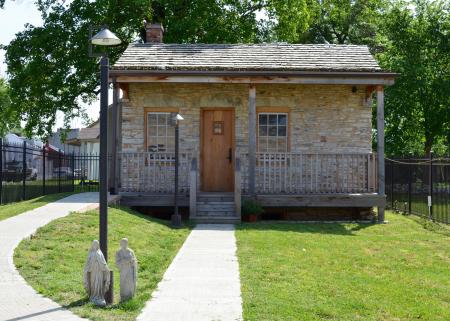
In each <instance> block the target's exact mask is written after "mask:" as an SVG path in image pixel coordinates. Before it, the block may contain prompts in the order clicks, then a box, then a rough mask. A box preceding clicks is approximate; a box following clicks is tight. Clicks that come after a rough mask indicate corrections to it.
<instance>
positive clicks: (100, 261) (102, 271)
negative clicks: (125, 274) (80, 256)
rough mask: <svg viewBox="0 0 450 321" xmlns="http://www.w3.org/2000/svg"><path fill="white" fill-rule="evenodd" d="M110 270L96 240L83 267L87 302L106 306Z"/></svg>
mask: <svg viewBox="0 0 450 321" xmlns="http://www.w3.org/2000/svg"><path fill="white" fill-rule="evenodd" d="M109 282H110V270H109V267H108V264H107V263H106V260H105V257H104V256H103V253H102V251H101V250H100V245H99V243H98V241H97V240H94V241H93V242H92V246H91V249H90V250H89V253H88V257H87V261H86V264H85V266H84V288H85V289H86V292H87V294H88V295H89V300H90V301H91V302H92V303H94V304H95V305H97V306H102V307H103V306H106V301H105V294H106V292H107V291H108V289H109Z"/></svg>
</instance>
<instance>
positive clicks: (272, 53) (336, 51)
mask: <svg viewBox="0 0 450 321" xmlns="http://www.w3.org/2000/svg"><path fill="white" fill-rule="evenodd" d="M162 39H163V28H162V27H161V26H160V25H158V24H149V25H147V40H148V41H147V43H144V44H130V45H129V47H128V48H127V50H126V51H125V52H124V53H123V54H122V56H121V57H120V58H119V60H118V61H117V62H116V63H115V64H114V65H113V66H111V67H110V79H111V81H112V82H113V84H114V92H115V93H114V102H113V106H112V108H113V112H112V113H113V119H114V120H113V121H112V122H113V123H115V122H117V127H116V128H117V133H116V134H114V135H115V137H116V147H114V148H113V152H114V153H115V155H116V156H115V157H114V158H115V159H117V161H116V162H114V163H115V164H117V165H115V166H113V168H112V169H111V176H112V179H111V182H112V185H113V186H112V189H113V191H116V192H119V193H120V194H121V195H122V202H123V203H124V204H128V205H134V206H170V205H171V204H172V203H173V192H174V187H173V186H174V146H175V144H174V132H175V130H174V126H172V124H171V121H170V119H171V117H172V116H173V115H174V113H179V114H180V115H182V117H183V118H184V120H182V121H180V122H179V130H180V154H179V155H180V161H179V168H180V171H179V182H180V183H179V192H180V196H179V202H180V204H181V205H184V206H186V207H189V210H190V217H191V218H192V219H194V220H196V221H199V222H202V221H208V222H210V221H217V222H219V221H220V222H222V221H226V222H228V221H236V220H239V219H240V214H239V213H240V208H241V202H242V200H243V199H246V198H253V199H256V200H257V201H258V202H259V203H260V204H261V205H262V206H264V207H265V208H267V209H271V208H273V209H275V208H276V209H278V210H280V209H281V211H282V213H284V214H283V215H286V212H293V213H296V215H297V216H296V217H297V218H307V219H311V220H314V219H316V218H318V217H319V216H320V215H322V214H319V213H325V212H327V211H326V209H329V211H328V212H330V213H331V212H334V213H340V214H339V215H341V216H340V217H341V218H344V217H345V218H348V217H350V216H351V217H352V218H355V215H356V217H361V215H363V214H364V213H367V210H368V209H369V208H372V207H374V206H377V207H379V213H380V215H379V216H380V219H383V213H384V205H385V195H384V160H383V158H382V157H381V158H377V156H376V155H377V154H376V153H374V152H372V126H371V122H372V98H373V96H374V94H375V93H376V100H377V104H376V106H377V108H378V133H379V134H378V142H379V143H378V154H380V155H383V153H384V137H383V130H384V119H383V104H384V103H383V88H384V86H385V85H389V84H392V83H393V81H394V77H395V75H394V74H393V73H389V72H385V71H383V70H381V68H380V67H379V65H378V64H377V62H376V61H375V59H374V58H373V56H372V55H371V54H370V52H369V50H368V48H367V47H366V46H354V45H309V44H306V45H300V44H298V45H297V44H296V45H293V44H255V45H245V44H164V43H163V42H162ZM119 92H122V96H121V98H119ZM289 209H290V210H291V211H289ZM343 209H344V210H343ZM305 213H306V214H305ZM349 213H350V214H349ZM355 213H356V214H355ZM294 216H295V215H294ZM291 217H292V216H291ZM327 217H330V216H329V215H328V216H327Z"/></svg>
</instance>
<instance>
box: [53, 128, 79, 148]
mask: <svg viewBox="0 0 450 321" xmlns="http://www.w3.org/2000/svg"><path fill="white" fill-rule="evenodd" d="M79 131H80V129H78V128H73V129H63V128H58V130H57V131H56V132H54V133H52V135H51V136H50V137H48V138H47V143H48V144H49V145H51V146H52V148H56V149H57V150H60V151H62V152H63V153H65V154H71V153H79V152H80V148H79V147H78V146H76V145H71V144H69V142H70V141H72V140H73V139H75V138H76V137H77V136H78V133H79Z"/></svg>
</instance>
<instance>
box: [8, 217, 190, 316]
mask: <svg viewBox="0 0 450 321" xmlns="http://www.w3.org/2000/svg"><path fill="white" fill-rule="evenodd" d="M97 233H98V212H97V211H90V212H87V213H84V214H80V213H72V214H70V215H69V216H67V217H64V218H61V219H58V220H55V221H53V222H51V223H50V224H48V225H46V226H45V227H43V228H40V229H39V230H38V232H37V233H36V235H35V236H33V237H32V238H31V239H30V240H25V241H22V242H21V243H20V245H19V246H18V248H17V249H16V251H15V254H14V263H15V264H16V267H17V268H18V270H19V272H20V273H21V275H22V276H23V277H24V278H25V280H26V281H27V282H29V283H30V284H31V286H32V287H33V288H34V289H35V290H37V291H38V292H39V293H41V294H43V295H44V296H46V297H49V298H51V299H53V300H55V301H56V302H58V303H60V304H61V305H63V306H65V307H67V308H69V309H70V310H72V311H73V312H74V313H76V314H78V315H79V316H81V317H86V318H89V319H91V320H94V321H96V320H102V321H103V320H104V321H106V320H107V321H119V320H120V321H126V320H135V318H136V316H137V315H138V314H139V312H140V310H141V309H142V308H143V307H144V305H145V302H146V301H147V300H148V299H149V298H150V296H151V293H152V292H153V290H154V289H155V288H156V286H157V284H158V282H159V281H160V280H161V279H162V276H163V274H164V272H165V271H166V269H167V267H168V266H169V264H170V262H171V261H172V259H173V258H174V256H175V254H176V253H177V252H178V249H179V248H180V247H181V245H182V244H183V242H184V240H185V238H186V237H187V235H188V234H189V228H183V229H171V228H170V227H169V226H168V225H167V223H166V222H165V221H161V220H157V219H152V218H149V217H147V216H144V215H141V214H138V213H136V212H134V211H132V210H131V209H127V208H111V209H110V211H109V253H108V257H109V267H110V268H111V269H113V270H114V276H115V278H114V298H115V303H114V304H113V305H111V306H109V307H107V308H105V309H99V308H96V307H94V306H93V305H92V304H91V303H89V302H88V298H87V296H86V294H85V291H84V289H83V282H82V280H83V267H84V263H85V260H86V255H87V253H88V249H89V248H90V245H91V242H92V240H93V239H96V238H98V235H97ZM123 237H128V239H129V242H130V248H132V249H133V250H134V251H135V254H136V257H137V259H138V266H139V273H138V288H137V295H136V296H135V297H134V298H133V299H132V300H129V301H127V302H125V303H123V304H120V303H117V301H118V299H119V274H118V271H117V269H116V267H115V264H114V263H113V262H114V256H115V251H117V250H118V248H119V241H120V239H121V238H123Z"/></svg>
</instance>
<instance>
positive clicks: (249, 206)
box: [242, 200, 264, 222]
mask: <svg viewBox="0 0 450 321" xmlns="http://www.w3.org/2000/svg"><path fill="white" fill-rule="evenodd" d="M263 212H264V210H263V208H262V207H261V205H260V204H259V203H257V202H256V201H253V200H246V201H244V204H242V219H243V221H245V222H256V221H257V220H258V218H259V216H260V215H261V214H262V213H263Z"/></svg>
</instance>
